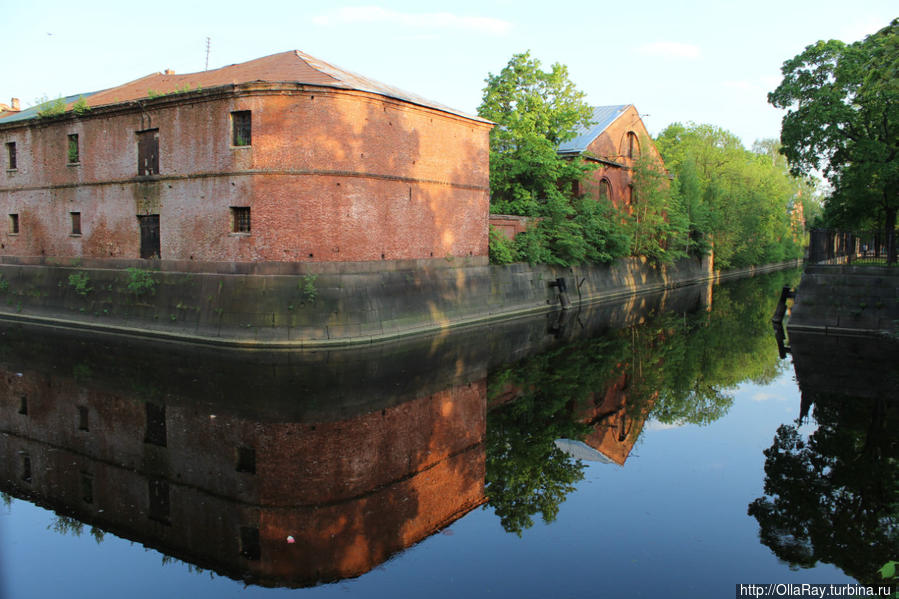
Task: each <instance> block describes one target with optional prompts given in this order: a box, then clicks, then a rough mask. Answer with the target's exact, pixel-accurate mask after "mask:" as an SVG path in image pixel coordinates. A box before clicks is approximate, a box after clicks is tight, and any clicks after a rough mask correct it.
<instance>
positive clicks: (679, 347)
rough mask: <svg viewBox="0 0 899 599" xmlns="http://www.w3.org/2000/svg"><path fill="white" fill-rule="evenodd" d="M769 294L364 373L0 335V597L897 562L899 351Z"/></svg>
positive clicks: (810, 572) (367, 587) (536, 586)
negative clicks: (804, 325) (799, 316)
mask: <svg viewBox="0 0 899 599" xmlns="http://www.w3.org/2000/svg"><path fill="white" fill-rule="evenodd" d="M798 279H799V272H798V271H785V272H780V273H774V274H770V275H764V276H759V277H754V278H751V279H744V280H740V281H735V282H729V283H726V284H722V285H719V286H715V287H711V286H695V287H688V288H682V289H678V290H674V291H671V292H668V293H664V294H656V295H648V296H641V297H638V298H633V299H631V300H630V301H627V302H623V303H619V304H608V305H606V304H600V305H597V306H593V307H592V308H590V309H585V310H580V311H576V310H571V311H567V312H562V313H556V314H550V315H545V316H539V317H536V318H529V319H522V320H518V321H514V322H507V323H503V324H498V325H493V326H490V327H486V328H481V329H473V330H465V331H458V332H454V333H452V334H446V335H438V336H431V337H427V338H419V339H413V340H408V341H405V342H402V343H390V344H380V345H375V346H372V347H367V348H363V349H353V350H341V351H314V352H288V351H284V352H259V351H239V350H231V349H222V348H202V347H200V348H197V347H194V348H187V347H184V346H180V345H176V344H167V343H162V342H150V341H146V340H143V341H137V340H133V339H127V338H111V337H100V336H94V335H92V334H90V333H85V332H80V333H77V334H76V333H72V332H64V331H58V330H52V329H39V328H23V327H22V326H21V325H16V324H11V323H0V380H2V381H3V388H4V390H3V392H2V394H0V457H2V462H0V491H2V504H0V597H3V598H11V599H19V598H30V597H107V596H108V597H121V596H127V597H131V598H138V597H161V596H165V597H191V598H196V599H198V598H205V597H216V598H220V597H269V596H285V595H290V596H303V597H323V596H329V597H330V596H336V597H346V596H365V597H413V596H414V597H418V596H422V595H425V596H428V597H430V598H437V597H460V596H473V597H658V596H664V597H703V596H707V597H732V596H734V592H735V585H738V584H741V583H742V584H750V583H755V584H758V583H766V584H767V583H791V582H792V583H844V582H856V581H859V582H865V583H876V582H879V581H880V575H879V574H878V570H879V569H880V568H881V566H883V565H884V564H885V563H886V562H888V561H889V560H895V559H899V468H897V464H899V434H897V432H896V431H897V430H899V405H897V397H896V394H895V390H896V388H897V383H899V381H897V379H899V351H897V344H896V343H893V342H886V341H884V342H875V341H871V340H860V339H823V338H821V337H814V336H811V337H804V338H802V337H800V338H795V339H787V342H786V343H787V345H788V346H789V347H790V349H791V350H792V354H789V355H786V357H785V358H782V357H781V355H780V353H779V348H778V343H777V340H776V338H775V335H774V331H773V329H772V325H771V322H770V318H771V315H772V314H773V312H774V309H775V303H776V300H777V298H778V296H779V293H780V289H781V287H782V286H783V285H785V284H789V285H794V284H795V283H797V282H798Z"/></svg>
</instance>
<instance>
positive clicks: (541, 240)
mask: <svg viewBox="0 0 899 599" xmlns="http://www.w3.org/2000/svg"><path fill="white" fill-rule="evenodd" d="M486 83H487V85H486V87H485V88H484V96H483V101H482V103H481V106H480V107H479V108H478V114H479V115H480V116H482V117H484V118H486V119H490V120H491V121H494V122H495V123H496V124H497V126H496V127H494V128H493V130H492V131H491V133H490V210H491V212H493V213H497V214H517V215H521V216H530V217H536V218H535V220H534V223H535V224H534V226H532V228H531V229H530V230H529V231H527V232H526V233H523V234H521V235H519V236H518V238H517V239H516V241H515V243H514V244H513V245H514V258H515V259H516V260H527V261H529V262H532V263H534V262H542V263H550V264H560V265H568V264H575V263H581V262H586V261H610V260H611V259H612V258H613V257H615V256H617V255H621V253H622V252H623V251H624V248H625V246H626V244H625V243H623V242H622V239H621V233H620V231H618V230H617V229H616V228H615V223H616V220H617V219H616V218H615V216H614V215H613V214H612V213H611V212H610V211H609V210H607V209H605V208H600V209H596V208H594V207H591V206H586V205H584V204H583V203H579V202H576V201H573V200H574V198H573V197H572V193H571V190H572V187H573V184H574V183H575V182H576V181H579V180H580V179H582V178H583V177H584V175H585V174H586V173H588V172H589V171H590V170H592V169H593V168H594V167H593V166H592V165H590V164H587V163H586V162H584V161H581V160H569V159H565V158H562V157H561V156H559V154H558V152H557V151H556V150H557V148H558V145H559V144H560V143H561V142H564V141H567V140H570V139H572V138H573V137H574V136H575V134H576V131H577V130H578V128H579V127H588V126H589V125H590V124H592V123H591V121H590V118H591V116H592V110H591V109H590V106H589V105H588V104H587V103H586V102H585V101H584V93H583V92H581V91H579V90H578V89H577V88H576V87H575V85H574V83H572V82H571V80H570V79H569V77H568V69H567V68H566V67H565V66H563V65H560V64H558V63H556V64H554V65H552V67H551V68H550V69H549V70H548V71H544V70H543V69H542V68H541V65H540V61H539V60H536V59H534V58H532V57H531V55H530V53H528V52H525V53H523V54H516V55H514V56H513V57H512V59H511V60H510V61H509V63H508V64H507V65H506V67H505V68H503V70H502V71H501V72H500V73H499V74H498V75H494V74H490V75H488V77H487V79H486ZM600 232H606V233H608V235H601V236H598V234H599V233H600ZM497 247H498V246H497ZM495 260H497V261H500V260H508V256H507V255H505V254H504V255H503V256H502V257H499V256H495Z"/></svg>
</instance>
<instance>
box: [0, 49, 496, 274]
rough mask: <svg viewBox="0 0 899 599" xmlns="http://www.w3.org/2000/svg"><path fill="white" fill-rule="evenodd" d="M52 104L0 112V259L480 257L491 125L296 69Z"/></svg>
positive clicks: (286, 62) (311, 63) (160, 77)
mask: <svg viewBox="0 0 899 599" xmlns="http://www.w3.org/2000/svg"><path fill="white" fill-rule="evenodd" d="M63 101H64V102H66V108H67V110H66V112H64V113H59V112H60V111H59V110H52V109H51V110H47V108H46V106H45V107H43V108H42V107H32V108H29V109H27V110H24V111H16V110H10V111H6V112H2V113H0V152H2V153H0V165H2V166H0V218H2V219H3V220H5V221H6V222H5V223H3V222H2V221H0V246H2V248H0V255H4V256H12V257H45V258H50V257H69V258H72V257H75V258H92V259H94V258H107V259H129V260H134V259H137V258H155V257H158V258H161V259H162V260H178V261H184V260H196V261H200V262H335V261H336V262H348V261H371V260H408V259H428V258H434V259H443V258H449V257H461V256H466V257H467V256H486V255H487V219H488V212H489V172H488V171H489V139H488V134H489V130H490V127H491V124H490V123H489V122H487V121H484V120H482V119H479V118H477V117H473V116H468V115H465V114H462V113H460V112H458V111H455V110H452V109H450V108H447V107H445V106H441V105H439V104H437V103H434V102H430V101H428V100H425V99H422V98H419V97H417V96H415V95H413V94H409V93H407V92H403V91H401V90H398V89H395V88H392V87H389V86H386V85H384V84H381V83H378V82H376V81H372V80H370V79H367V78H365V77H361V76H359V75H354V74H352V73H348V72H346V71H343V70H341V69H339V68H336V67H334V66H332V65H329V64H327V63H325V62H323V61H320V60H318V59H315V58H313V57H311V56H308V55H306V54H304V53H302V52H296V51H292V52H285V53H281V54H275V55H272V56H268V57H264V58H260V59H257V60H252V61H250V62H245V63H241V64H236V65H231V66H227V67H223V68H221V69H217V70H212V71H205V72H200V73H193V74H186V75H176V74H174V73H171V72H169V71H166V72H165V73H157V74H153V75H149V76H147V77H144V78H141V79H138V80H135V81H132V82H130V83H126V84H124V85H121V86H119V87H115V88H111V89H107V90H103V91H100V92H95V93H90V94H82V95H75V96H70V97H68V98H65V99H63V100H62V101H61V102H63ZM61 102H60V103H61ZM4 217H5V218H4ZM4 224H5V226H4Z"/></svg>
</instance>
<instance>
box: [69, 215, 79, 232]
mask: <svg viewBox="0 0 899 599" xmlns="http://www.w3.org/2000/svg"><path fill="white" fill-rule="evenodd" d="M69 215H70V216H71V217H72V235H81V213H80V212H69Z"/></svg>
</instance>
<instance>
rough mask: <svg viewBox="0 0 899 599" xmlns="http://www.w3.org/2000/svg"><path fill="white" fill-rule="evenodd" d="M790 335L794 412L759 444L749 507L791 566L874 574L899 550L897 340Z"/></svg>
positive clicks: (874, 579)
mask: <svg viewBox="0 0 899 599" xmlns="http://www.w3.org/2000/svg"><path fill="white" fill-rule="evenodd" d="M790 342H791V348H792V353H793V364H794V368H795V372H796V377H797V380H798V383H799V388H800V390H801V394H802V395H801V406H800V407H799V411H800V415H799V418H798V419H797V420H796V422H795V423H793V424H785V425H782V426H780V427H779V428H778V429H777V433H776V435H775V437H774V441H773V443H772V445H771V447H770V448H769V449H766V450H765V487H764V491H765V496H764V497H760V498H758V499H756V500H755V501H753V502H752V503H751V504H750V506H749V514H750V515H752V516H754V517H755V518H756V519H757V520H758V523H759V526H760V533H759V535H760V538H761V540H762V543H764V544H765V545H767V546H768V547H769V548H770V549H771V550H772V551H773V552H774V553H775V554H776V555H777V556H778V557H779V558H780V559H782V560H784V561H786V562H788V563H789V564H791V566H793V567H802V568H810V567H812V566H814V565H815V564H816V563H818V562H819V561H821V562H825V563H830V564H835V565H837V566H839V567H840V568H841V569H842V570H843V571H844V572H846V573H847V574H849V575H850V576H852V577H854V578H855V579H857V580H859V581H863V582H866V583H869V584H875V583H878V582H881V578H880V576H879V574H878V570H879V569H880V567H881V566H883V564H884V563H886V562H887V561H889V560H891V559H895V558H896V556H897V555H899V435H897V434H896V431H897V430H899V397H897V389H899V344H897V343H896V342H895V341H889V340H878V339H872V338H862V337H839V336H833V335H816V334H809V333H795V332H794V333H793V334H792V335H791V338H790ZM809 415H811V416H812V419H813V421H814V423H815V424H817V428H815V429H814V430H813V432H811V433H810V434H807V430H806V429H804V428H803V426H802V424H803V423H804V422H805V421H807V420H808V417H809Z"/></svg>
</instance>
